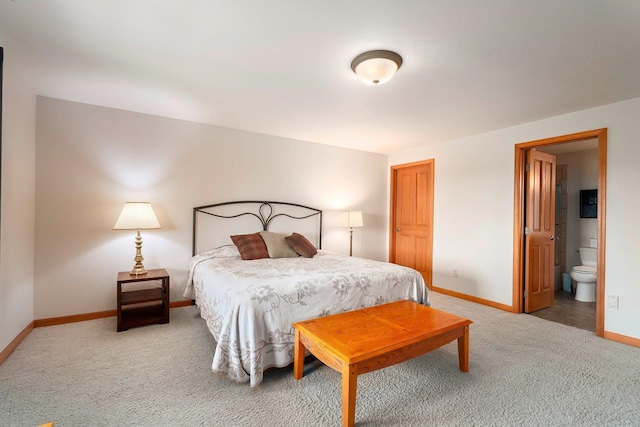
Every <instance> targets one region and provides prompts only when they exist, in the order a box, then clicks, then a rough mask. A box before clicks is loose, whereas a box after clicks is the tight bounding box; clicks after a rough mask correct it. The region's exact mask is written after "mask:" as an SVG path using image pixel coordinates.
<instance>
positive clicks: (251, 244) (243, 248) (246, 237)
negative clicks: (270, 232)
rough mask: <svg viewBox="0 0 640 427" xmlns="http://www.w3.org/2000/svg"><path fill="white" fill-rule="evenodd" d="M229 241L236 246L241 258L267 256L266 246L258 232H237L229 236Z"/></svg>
mask: <svg viewBox="0 0 640 427" xmlns="http://www.w3.org/2000/svg"><path fill="white" fill-rule="evenodd" d="M231 241H232V242H233V244H234V245H236V247H237V248H238V252H240V258H241V259H245V260H246V259H261V258H269V252H267V246H266V245H265V244H264V240H262V237H260V233H253V234H238V235H235V236H231Z"/></svg>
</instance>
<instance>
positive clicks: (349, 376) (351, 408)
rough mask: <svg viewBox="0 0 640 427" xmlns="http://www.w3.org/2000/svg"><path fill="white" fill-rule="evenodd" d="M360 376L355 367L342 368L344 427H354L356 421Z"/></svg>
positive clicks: (346, 366)
mask: <svg viewBox="0 0 640 427" xmlns="http://www.w3.org/2000/svg"><path fill="white" fill-rule="evenodd" d="M357 386H358V375H357V374H356V370H355V368H354V367H353V366H349V365H345V366H344V367H343V368H342V426H343V427H353V425H354V424H355V421H356V387H357Z"/></svg>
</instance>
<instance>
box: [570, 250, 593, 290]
mask: <svg viewBox="0 0 640 427" xmlns="http://www.w3.org/2000/svg"><path fill="white" fill-rule="evenodd" d="M578 252H579V253H580V261H581V262H582V265H577V266H575V267H573V269H572V270H571V273H569V274H570V275H571V278H572V279H573V280H575V281H576V283H577V285H576V300H577V301H582V302H595V301H596V281H597V278H598V274H597V265H598V249H596V248H580V249H578Z"/></svg>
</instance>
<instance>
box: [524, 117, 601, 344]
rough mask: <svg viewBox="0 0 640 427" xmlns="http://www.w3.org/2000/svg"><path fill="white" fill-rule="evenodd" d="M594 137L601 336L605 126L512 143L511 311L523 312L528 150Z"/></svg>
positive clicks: (598, 327) (597, 322)
mask: <svg viewBox="0 0 640 427" xmlns="http://www.w3.org/2000/svg"><path fill="white" fill-rule="evenodd" d="M590 139H594V140H595V141H597V149H598V206H597V239H598V245H597V248H598V249H597V257H598V261H597V265H598V269H597V286H596V303H595V304H596V316H595V332H596V335H598V336H600V337H602V336H604V289H605V283H604V277H605V248H606V245H605V224H606V217H605V216H606V165H607V129H596V130H592V131H587V132H580V133H575V134H570V135H564V136H559V137H555V138H549V139H543V140H538V141H531V142H525V143H521V144H517V145H516V146H515V175H514V250H513V254H514V255H513V304H512V307H513V311H514V312H517V313H522V312H524V296H525V294H524V282H525V269H524V265H525V260H526V259H525V233H524V230H525V215H526V212H525V198H526V192H525V179H526V176H527V173H526V165H525V163H526V161H525V159H526V157H527V153H528V152H529V151H530V150H531V149H533V148H538V149H540V150H543V149H544V148H543V147H549V146H554V145H559V144H568V143H576V142H582V143H584V141H587V140H590Z"/></svg>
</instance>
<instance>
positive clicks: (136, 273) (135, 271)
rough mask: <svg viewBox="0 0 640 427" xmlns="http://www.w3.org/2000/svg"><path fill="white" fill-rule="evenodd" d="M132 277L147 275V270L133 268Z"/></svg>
mask: <svg viewBox="0 0 640 427" xmlns="http://www.w3.org/2000/svg"><path fill="white" fill-rule="evenodd" d="M129 274H130V275H131V276H144V275H145V274H147V270H145V269H144V267H133V270H131V272H130V273H129Z"/></svg>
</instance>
